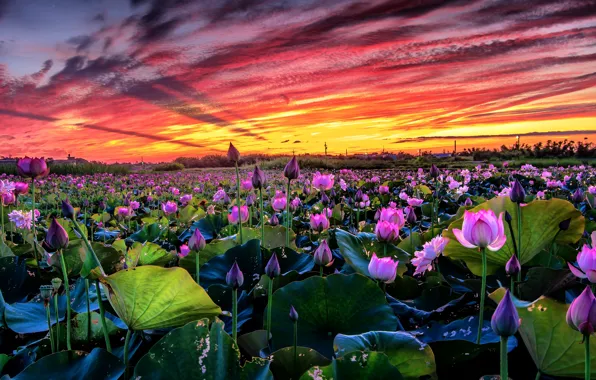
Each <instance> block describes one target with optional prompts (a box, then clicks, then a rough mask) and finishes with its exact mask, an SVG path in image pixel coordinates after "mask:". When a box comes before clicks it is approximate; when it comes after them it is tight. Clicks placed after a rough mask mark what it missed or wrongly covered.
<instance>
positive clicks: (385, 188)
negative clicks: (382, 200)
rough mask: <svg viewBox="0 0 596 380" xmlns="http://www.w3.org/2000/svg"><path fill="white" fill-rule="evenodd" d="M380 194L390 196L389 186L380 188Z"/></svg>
mask: <svg viewBox="0 0 596 380" xmlns="http://www.w3.org/2000/svg"><path fill="white" fill-rule="evenodd" d="M379 194H381V195H384V194H389V186H384V185H381V186H379Z"/></svg>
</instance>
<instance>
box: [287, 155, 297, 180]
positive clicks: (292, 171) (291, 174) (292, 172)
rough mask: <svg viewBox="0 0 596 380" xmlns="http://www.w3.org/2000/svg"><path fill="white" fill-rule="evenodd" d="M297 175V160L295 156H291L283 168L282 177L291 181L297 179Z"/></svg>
mask: <svg viewBox="0 0 596 380" xmlns="http://www.w3.org/2000/svg"><path fill="white" fill-rule="evenodd" d="M299 176H300V167H299V166H298V160H296V156H293V157H292V159H291V160H290V161H289V162H288V163H287V164H286V167H285V168H284V177H286V178H287V179H288V180H290V181H291V180H293V179H297V178H298V177H299Z"/></svg>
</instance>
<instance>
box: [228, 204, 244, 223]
mask: <svg viewBox="0 0 596 380" xmlns="http://www.w3.org/2000/svg"><path fill="white" fill-rule="evenodd" d="M240 218H241V219H242V223H246V222H247V221H248V207H247V206H246V205H244V206H240ZM228 222H230V224H238V206H234V207H232V212H230V213H229V214H228Z"/></svg>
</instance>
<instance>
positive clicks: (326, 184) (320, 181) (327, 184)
mask: <svg viewBox="0 0 596 380" xmlns="http://www.w3.org/2000/svg"><path fill="white" fill-rule="evenodd" d="M334 178H335V177H334V175H333V174H321V173H320V172H316V173H315V176H314V177H313V179H312V185H313V186H314V187H315V188H317V189H319V190H321V191H325V190H330V189H331V188H332V187H333V182H334V181H333V179H334Z"/></svg>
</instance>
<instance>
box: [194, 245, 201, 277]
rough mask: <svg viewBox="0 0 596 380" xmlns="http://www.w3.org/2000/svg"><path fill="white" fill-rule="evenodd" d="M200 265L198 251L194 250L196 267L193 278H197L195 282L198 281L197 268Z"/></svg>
mask: <svg viewBox="0 0 596 380" xmlns="http://www.w3.org/2000/svg"><path fill="white" fill-rule="evenodd" d="M200 267H201V262H200V260H199V251H196V252H195V269H196V276H195V279H196V280H197V284H198V283H199V269H200Z"/></svg>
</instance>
